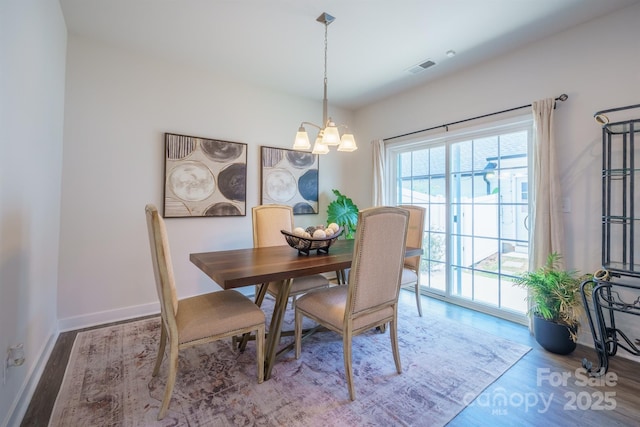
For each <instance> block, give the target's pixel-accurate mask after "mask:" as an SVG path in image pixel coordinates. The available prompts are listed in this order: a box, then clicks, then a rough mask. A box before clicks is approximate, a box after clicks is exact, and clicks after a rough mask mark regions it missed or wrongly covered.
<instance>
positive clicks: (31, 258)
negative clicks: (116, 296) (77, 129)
mask: <svg viewBox="0 0 640 427" xmlns="http://www.w3.org/2000/svg"><path fill="white" fill-rule="evenodd" d="M65 50H66V27H65V24H64V18H63V17H62V12H61V10H60V5H59V4H58V2H57V1H53V0H28V1H25V0H7V1H5V0H3V2H2V6H1V7H0V147H1V150H0V151H1V152H2V154H1V155H0V362H1V364H2V365H4V361H5V357H6V351H7V348H8V347H9V346H10V345H13V344H17V343H23V344H24V351H25V356H26V361H25V363H24V364H23V365H22V366H20V367H15V368H9V370H8V371H7V376H6V383H2V382H1V381H2V379H0V425H2V426H4V425H13V424H16V425H17V423H18V422H19V420H20V419H21V417H22V414H23V413H24V410H26V404H28V403H29V399H30V395H31V393H32V392H33V388H34V386H35V384H34V381H37V378H38V377H39V373H38V374H36V375H34V372H36V371H40V370H41V369H42V368H43V366H44V363H46V359H47V357H48V354H49V352H50V350H51V345H52V344H53V340H54V338H55V336H56V321H57V311H56V304H55V301H56V293H57V276H58V235H59V226H60V179H61V167H62V126H63V111H64V72H65ZM0 375H2V366H0Z"/></svg>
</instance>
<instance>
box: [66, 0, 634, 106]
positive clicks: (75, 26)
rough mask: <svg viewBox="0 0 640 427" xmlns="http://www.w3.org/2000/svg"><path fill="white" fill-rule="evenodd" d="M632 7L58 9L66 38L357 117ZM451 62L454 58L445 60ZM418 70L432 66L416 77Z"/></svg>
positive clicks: (141, 3) (474, 4)
mask: <svg viewBox="0 0 640 427" xmlns="http://www.w3.org/2000/svg"><path fill="white" fill-rule="evenodd" d="M638 1H639V0H438V1H436V0H395V1H391V0H350V1H346V0H324V1H319V0H268V1H267V0H60V4H61V6H62V11H63V13H64V17H65V21H66V24H67V28H68V31H69V33H70V34H74V35H82V36H85V37H89V38H93V39H97V40H99V41H102V42H105V43H108V44H111V45H116V46H122V47H126V48H127V49H131V50H134V51H138V52H145V53H146V54H149V55H153V56H156V57H159V58H161V59H165V60H170V61H178V62H180V63H182V64H184V66H186V67H197V68H205V69H210V70H212V71H213V72H215V73H220V74H221V75H224V76H228V77H231V78H234V79H240V80H242V81H244V82H248V83H249V84H256V85H260V86H264V87H267V88H272V89H274V90H277V91H282V92H286V93H289V94H293V95H297V96H303V97H307V98H309V99H314V100H321V99H322V86H323V63H324V25H323V24H321V23H318V22H316V18H317V17H318V16H320V14H322V13H323V12H327V13H329V14H330V15H333V16H334V17H335V18H336V19H335V21H334V22H333V23H332V24H331V25H329V28H328V73H327V77H328V98H329V103H330V104H335V105H337V106H341V107H343V108H348V109H357V108H359V107H362V106H363V105H366V104H368V103H371V102H374V101H377V100H380V99H383V98H385V97H387V96H390V95H393V94H395V93H398V92H401V91H404V90H407V89H410V88H411V87H414V86H417V85H422V84H424V83H426V82H428V81H430V80H433V79H437V78H439V77H442V76H444V75H447V74H450V73H454V72H456V71H459V70H461V69H464V68H466V67H470V66H472V65H474V64H477V63H479V62H481V61H484V60H487V59H489V58H492V57H495V56H497V55H500V54H504V53H505V52H508V51H511V50H514V49H517V48H519V47H520V46H523V45H524V44H527V43H530V42H533V41H536V40H539V39H542V38H544V37H547V36H549V35H551V34H554V33H557V32H560V31H563V30H565V29H567V28H569V27H572V26H574V25H577V24H580V23H583V22H586V21H589V20H591V19H593V18H596V17H598V16H601V15H605V14H607V13H610V12H612V11H614V10H616V9H619V8H621V7H625V6H628V5H630V4H633V3H637V2H638ZM449 50H453V51H455V52H456V54H455V56H453V57H448V56H447V55H446V52H447V51H449ZM425 60H431V61H433V62H435V63H436V65H435V66H433V67H430V68H427V69H425V70H423V71H420V72H418V73H411V72H409V71H408V70H409V69H411V68H412V67H414V66H415V65H417V64H420V63H423V62H424V61H425Z"/></svg>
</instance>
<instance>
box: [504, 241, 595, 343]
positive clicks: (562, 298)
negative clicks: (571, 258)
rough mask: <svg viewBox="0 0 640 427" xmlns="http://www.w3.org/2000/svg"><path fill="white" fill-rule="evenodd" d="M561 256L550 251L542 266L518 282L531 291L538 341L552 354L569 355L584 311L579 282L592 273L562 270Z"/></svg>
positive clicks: (532, 313) (521, 277)
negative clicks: (581, 273)
mask: <svg viewBox="0 0 640 427" xmlns="http://www.w3.org/2000/svg"><path fill="white" fill-rule="evenodd" d="M560 259H561V256H560V254H558V253H557V252H553V253H551V254H549V256H548V258H547V261H546V263H545V265H544V266H543V267H540V268H539V269H537V270H536V271H529V272H526V273H524V274H523V275H522V276H520V277H519V278H517V279H516V280H515V284H516V285H517V286H520V287H522V288H525V289H527V290H528V291H529V296H528V298H529V300H530V302H531V305H530V307H531V309H530V311H529V315H530V316H532V318H533V331H534V336H535V338H536V341H537V342H538V343H539V344H540V345H541V346H542V347H543V348H544V349H546V350H548V351H550V352H552V353H557V354H569V353H571V352H572V351H573V350H575V348H576V341H577V339H578V327H579V326H580V320H581V319H582V318H583V316H584V314H585V311H584V306H583V305H582V296H581V293H580V285H581V284H582V282H584V281H585V280H588V279H590V278H591V275H590V274H583V275H580V274H579V273H578V272H577V271H576V270H564V269H561V268H560Z"/></svg>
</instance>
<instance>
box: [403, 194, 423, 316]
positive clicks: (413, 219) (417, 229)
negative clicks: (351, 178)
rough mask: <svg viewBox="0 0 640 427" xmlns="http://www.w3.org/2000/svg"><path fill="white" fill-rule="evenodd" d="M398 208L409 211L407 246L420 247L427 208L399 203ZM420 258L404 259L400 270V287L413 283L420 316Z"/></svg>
mask: <svg viewBox="0 0 640 427" xmlns="http://www.w3.org/2000/svg"><path fill="white" fill-rule="evenodd" d="M398 207H399V208H402V209H406V210H408V211H409V229H408V230H407V246H410V247H413V248H420V249H422V245H423V243H422V242H423V239H424V223H425V217H426V216H427V215H426V213H427V210H426V209H425V208H423V207H422V206H413V205H400V206H398ZM420 258H421V256H420V255H418V256H414V257H411V258H406V259H405V260H404V269H403V270H402V281H401V282H400V286H401V287H403V288H404V287H406V286H411V285H415V292H416V304H417V305H418V314H419V315H420V316H422V304H421V302H420Z"/></svg>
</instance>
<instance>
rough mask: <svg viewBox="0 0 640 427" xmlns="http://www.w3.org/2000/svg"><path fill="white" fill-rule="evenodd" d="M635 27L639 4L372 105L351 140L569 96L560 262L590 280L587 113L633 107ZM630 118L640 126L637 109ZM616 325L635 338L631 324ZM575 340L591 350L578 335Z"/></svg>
mask: <svg viewBox="0 0 640 427" xmlns="http://www.w3.org/2000/svg"><path fill="white" fill-rule="evenodd" d="M638 22H640V4H636V5H634V6H631V7H629V8H626V9H623V10H620V11H618V12H615V13H613V14H610V15H608V16H606V17H603V18H600V19H597V20H594V21H591V22H589V23H586V24H583V25H580V26H578V27H575V28H573V29H571V30H568V31H566V32H563V33H561V34H558V35H555V36H553V37H550V38H548V39H545V40H543V41H540V42H537V43H534V44H531V45H529V46H526V47H524V48H522V49H519V50H517V51H515V52H512V53H511V54H509V55H505V56H501V57H499V58H496V59H494V60H491V61H487V62H485V63H483V64H481V65H479V66H476V67H474V68H472V69H468V70H466V71H464V72H461V73H458V74H455V75H451V76H449V77H447V78H444V79H441V80H438V81H437V82H434V83H433V84H429V85H426V86H423V87H420V88H419V89H417V90H413V91H410V92H407V93H405V94H402V95H399V96H395V97H393V98H390V99H387V100H384V101H382V102H379V103H377V104H375V105H371V106H369V107H367V108H365V109H362V110H361V111H358V112H357V114H356V124H357V126H358V128H359V129H361V130H362V132H361V134H360V137H361V139H365V140H366V139H373V138H387V137H391V136H394V135H399V134H404V133H407V132H411V131H416V130H419V129H425V128H430V127H433V126H437V125H441V124H444V123H449V122H453V121H457V120H462V119H466V118H469V117H475V116H478V115H482V114H487V113H491V112H494V111H501V110H504V109H508V108H512V107H517V106H520V105H526V104H530V103H531V102H532V101H535V100H538V99H542V98H547V97H557V96H558V95H560V94H562V93H566V94H568V95H569V99H568V100H567V101H566V102H563V103H558V106H557V109H556V112H555V121H556V138H557V139H556V140H557V142H558V143H559V145H560V153H559V154H560V159H561V160H560V168H561V170H560V175H561V182H562V187H563V197H566V198H568V199H569V200H570V202H571V212H570V213H566V214H564V220H565V232H566V233H565V234H566V250H565V252H566V253H565V254H564V258H565V261H566V263H567V265H568V266H569V267H571V268H576V269H579V270H581V271H583V272H593V271H595V270H596V269H598V268H599V267H600V256H601V255H600V254H601V251H600V246H601V245H600V216H601V192H600V191H601V190H600V188H601V183H600V177H601V173H600V170H601V159H602V149H601V128H600V127H599V126H598V125H597V124H596V123H595V121H594V119H593V114H594V113H595V112H596V111H600V110H604V109H607V108H613V107H619V106H627V105H634V104H638V103H639V102H640V99H639V98H638V95H639V94H640V90H639V89H638V88H640V55H639V53H640V47H639V46H640V45H639V44H638V40H640V26H638ZM454 48H455V46H454ZM459 54H460V55H462V54H464V52H460V53H459ZM451 60H455V58H453V59H451ZM427 72H428V71H427ZM522 111H525V110H522ZM634 114H635V115H634V116H632V117H640V109H636V110H635V111H634ZM610 118H612V119H614V118H615V119H625V118H628V117H622V114H620V115H618V116H617V115H615V114H611V115H610ZM363 137H364V138H363ZM624 320H626V322H622V324H623V325H625V326H624V327H625V328H626V327H628V328H630V330H632V331H634V332H640V327H638V326H636V325H637V323H638V322H637V320H638V318H634V319H624ZM634 322H635V323H634ZM585 333H586V336H585ZM638 335H639V334H638V333H631V335H630V336H638ZM581 339H582V341H583V342H585V343H591V345H592V343H593V342H592V341H591V338H590V335H589V334H588V331H587V328H583V336H582V337H581ZM621 353H626V352H624V351H623V352H621Z"/></svg>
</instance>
